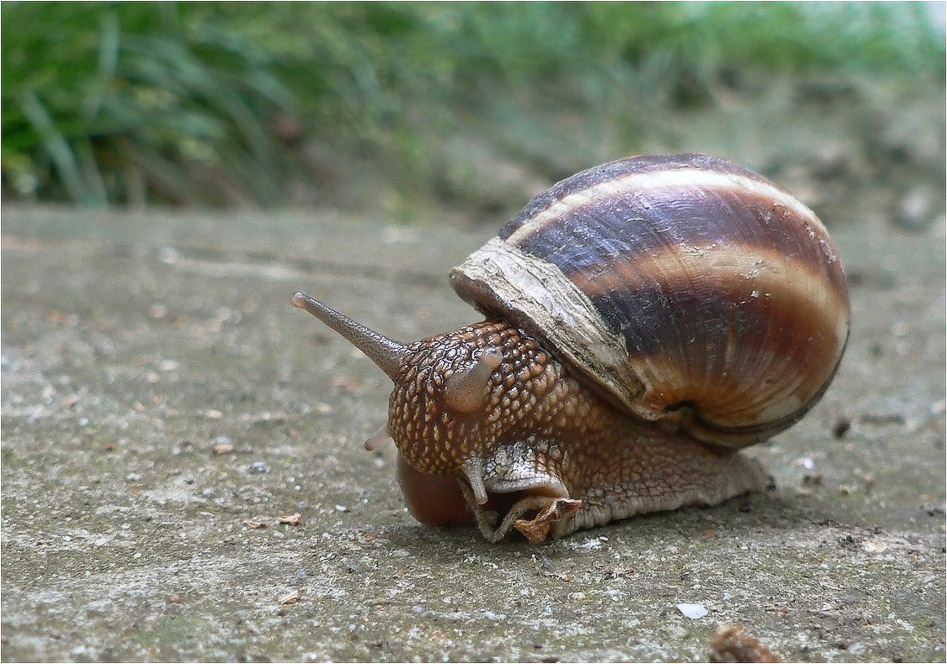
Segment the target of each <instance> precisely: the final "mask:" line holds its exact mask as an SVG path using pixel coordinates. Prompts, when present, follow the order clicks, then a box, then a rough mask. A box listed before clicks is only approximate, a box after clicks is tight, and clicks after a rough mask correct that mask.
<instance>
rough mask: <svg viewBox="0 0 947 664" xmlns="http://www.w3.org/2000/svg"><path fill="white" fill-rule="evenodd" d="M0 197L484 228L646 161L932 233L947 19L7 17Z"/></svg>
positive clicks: (873, 14) (36, 5) (852, 7)
mask: <svg viewBox="0 0 947 664" xmlns="http://www.w3.org/2000/svg"><path fill="white" fill-rule="evenodd" d="M0 11H2V23H3V36H2V76H3V86H2V183H3V197H4V202H5V203H9V202H11V201H30V202H55V203H67V204H74V205H80V206H90V207H105V206H117V207H123V208H124V207H128V208H132V209H140V208H142V207H146V206H156V205H160V206H200V207H220V208H233V207H263V208H299V207H317V208H319V207H333V208H342V209H349V210H361V211H365V210H371V211H374V212H377V213H378V214H384V215H386V216H387V218H389V219H390V220H392V221H395V222H408V221H415V220H417V221H424V220H428V221H430V220H437V219H452V220H456V221H460V222H462V223H464V222H466V223H476V222H490V223H495V222H496V221H497V220H498V219H503V218H506V217H508V216H510V215H511V214H513V213H515V212H516V211H517V210H518V209H519V208H520V207H522V205H523V204H524V203H525V202H526V201H527V200H528V199H529V198H530V197H531V196H533V195H534V194H536V193H538V192H539V191H540V190H542V189H543V188H545V187H547V186H548V185H550V184H551V183H553V182H555V181H556V180H558V179H561V178H563V177H565V176H567V175H570V174H571V173H573V172H575V171H577V170H580V169H582V168H586V167H589V166H592V165H595V164H598V163H600V162H603V161H608V160H611V159H615V158H618V157H621V156H624V155H626V154H631V153H643V152H672V151H704V152H713V153H716V154H719V155H721V156H724V157H727V158H730V159H733V160H736V161H740V162H743V163H745V164H746V165H748V166H750V167H751V168H753V169H756V170H759V171H760V172H763V173H764V174H766V175H768V176H769V177H771V178H773V179H775V180H777V181H778V182H780V183H781V184H783V185H784V186H786V187H787V188H789V189H790V190H792V191H794V192H795V193H797V195H799V196H800V197H801V198H803V199H804V200H805V201H806V202H807V203H808V204H809V205H811V206H812V207H814V208H815V209H816V211H817V212H819V214H820V215H821V216H822V217H823V218H824V219H825V220H826V221H827V222H828V223H830V224H832V223H847V222H851V223H855V222H857V221H858V220H859V218H861V217H863V216H864V207H865V206H869V205H870V206H873V211H874V214H875V215H877V214H879V212H878V211H879V210H883V211H884V212H883V215H884V217H885V219H888V220H889V221H890V223H892V224H896V225H898V226H900V227H903V228H907V229H911V230H923V229H927V228H929V227H931V226H932V225H933V224H935V223H936V222H937V221H938V220H939V219H941V220H942V218H943V207H944V177H945V168H944V163H945V155H944V143H945V116H944V99H945V87H944V79H945V40H944V3H940V2H937V3H930V2H928V3H908V2H904V3H881V2H879V3H875V2H872V3H857V2H845V3H812V4H805V3H791V2H789V3H771V4H770V3H742V2H741V3H702V2H699V3H550V4H547V3H542V2H536V3H444V4H441V3H385V2H382V3H366V4H361V3H335V2H333V3H257V2H240V3H226V2H221V3H171V2H168V3H138V2H134V3H96V2H90V3H45V2H4V3H3V5H2V8H0Z"/></svg>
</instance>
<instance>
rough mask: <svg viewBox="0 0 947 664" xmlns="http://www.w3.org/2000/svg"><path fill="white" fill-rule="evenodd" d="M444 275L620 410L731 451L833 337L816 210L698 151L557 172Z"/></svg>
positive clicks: (837, 319) (828, 362)
mask: <svg viewBox="0 0 947 664" xmlns="http://www.w3.org/2000/svg"><path fill="white" fill-rule="evenodd" d="M451 281H452V284H453V286H454V289H455V290H456V291H457V292H458V293H459V294H460V295H461V297H463V298H464V299H466V300H469V301H472V302H473V303H474V304H476V305H477V307H478V308H480V309H481V310H482V311H484V312H485V313H486V314H487V315H492V316H498V317H500V318H505V319H508V320H510V321H512V322H513V323H515V324H516V325H518V326H520V327H522V328H524V329H525V330H526V331H527V332H529V333H530V334H532V335H534V336H537V337H538V338H539V339H540V340H541V341H542V342H544V344H545V346H546V349H547V350H549V351H551V352H553V354H554V355H556V356H557V357H558V358H559V359H560V361H563V362H565V363H566V364H567V365H570V366H571V367H573V369H575V370H577V371H578V372H579V374H581V375H584V376H585V377H586V379H587V382H590V384H591V386H592V387H593V388H598V389H599V391H600V392H601V393H602V394H603V395H604V396H605V397H606V398H608V399H609V400H610V401H612V402H613V403H615V404H616V405H618V406H619V407H621V408H623V409H625V410H626V411H628V412H630V413H632V414H633V415H635V416H637V417H639V418H643V419H646V420H652V421H653V420H667V421H668V422H669V424H671V425H676V426H680V427H683V428H685V429H686V430H687V431H689V432H690V433H691V435H693V436H695V437H696V438H699V439H701V440H704V441H708V442H712V443H718V444H722V445H727V446H732V447H741V446H743V445H748V444H751V443H754V442H758V441H760V440H763V439H765V438H768V437H770V436H772V435H773V434H775V433H777V432H778V431H781V430H782V429H784V428H786V427H788V426H789V425H791V424H792V423H793V422H795V421H796V420H798V419H799V418H800V417H802V415H803V414H805V412H806V411H807V410H808V409H809V408H810V407H811V406H812V405H813V404H814V403H815V402H816V401H817V400H818V399H819V397H820V396H821V395H822V393H823V392H824V391H825V389H826V388H827V387H828V384H829V382H830V381H831V380H832V377H833V375H834V374H835V370H836V368H837V367H838V364H839V361H840V360H841V357H842V352H843V351H844V348H845V343H846V341H847V339H848V329H849V306H848V290H847V286H846V282H845V274H844V271H843V268H842V263H841V261H840V260H839V257H838V252H837V251H836V249H835V246H834V245H833V244H832V241H831V239H830V238H829V236H828V233H827V232H826V230H825V227H824V226H823V225H822V223H821V222H820V221H819V219H818V218H817V217H816V216H815V214H813V212H812V211H811V210H809V209H808V208H807V207H806V206H805V205H803V204H802V203H800V202H799V201H798V200H796V199H795V198H794V197H793V196H792V195H790V194H789V193H787V192H786V191H785V190H783V189H781V188H779V187H777V186H776V185H774V184H772V183H771V182H769V181H768V180H766V179H765V178H763V177H762V176H760V175H758V174H756V173H753V172H751V171H748V170H746V169H744V168H741V167H739V166H736V165H734V164H731V163H728V162H726V161H723V160H721V159H717V158H714V157H708V156H704V155H693V154H685V155H671V156H647V157H632V158H627V159H622V160H619V161H615V162H611V163H608V164H604V165H602V166H598V167H596V168H592V169H589V170H587V171H583V172H581V173H578V174H576V175H574V176H572V177H570V178H568V179H566V180H563V181H562V182H559V183H558V184H556V185H555V186H553V187H552V188H551V189H549V190H547V191H545V192H543V193H542V194H540V195H539V196H537V197H536V198H534V199H533V200H532V201H531V202H530V203H529V204H528V205H527V206H526V207H525V208H524V209H523V211H522V212H521V213H520V214H519V215H518V216H517V217H516V218H515V219H513V220H512V221H510V222H509V223H508V224H506V225H505V226H504V227H503V228H502V229H500V232H499V235H498V237H495V238H493V239H492V240H491V241H490V242H488V243H487V244H486V245H484V246H483V247H482V248H481V249H479V250H478V251H476V252H474V253H473V254H472V255H471V256H470V257H469V258H468V259H467V260H466V261H465V262H464V263H463V264H462V265H461V266H459V267H457V268H454V270H452V271H451Z"/></svg>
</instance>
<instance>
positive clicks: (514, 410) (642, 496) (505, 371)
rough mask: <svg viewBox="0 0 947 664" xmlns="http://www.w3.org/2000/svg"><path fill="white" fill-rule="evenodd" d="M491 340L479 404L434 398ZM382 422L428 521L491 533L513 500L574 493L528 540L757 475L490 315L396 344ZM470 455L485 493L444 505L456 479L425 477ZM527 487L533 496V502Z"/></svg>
mask: <svg viewBox="0 0 947 664" xmlns="http://www.w3.org/2000/svg"><path fill="white" fill-rule="evenodd" d="M491 346H492V347H496V348H499V349H500V350H501V352H502V354H503V362H502V363H501V365H500V366H499V367H498V368H497V370H496V371H494V372H493V374H492V375H491V377H490V379H489V381H488V383H487V385H486V388H485V395H484V396H485V403H484V406H483V408H482V409H481V411H480V412H476V413H458V412H453V411H451V409H450V408H448V407H447V406H446V404H445V402H444V396H443V390H444V386H445V384H446V382H447V379H448V378H450V376H451V375H452V374H453V372H454V371H458V370H465V369H467V368H468V367H469V366H470V365H471V364H472V363H473V362H474V356H475V351H476V350H477V349H483V348H486V347H491ZM388 431H389V433H390V434H391V436H392V438H393V439H394V440H395V443H396V444H397V446H398V449H399V453H400V457H401V458H400V459H399V464H403V465H405V466H407V467H408V468H407V469H403V470H402V471H401V472H399V478H400V481H401V485H402V489H403V491H404V493H405V497H406V501H407V503H408V505H409V508H410V509H411V511H412V513H413V514H414V515H415V516H416V517H417V518H418V519H419V520H421V521H422V522H425V523H430V524H434V525H450V524H466V523H470V522H471V520H472V517H473V518H474V519H475V520H476V521H477V522H478V524H480V526H481V529H482V530H484V531H485V532H484V534H485V535H486V536H487V537H488V539H491V540H494V541H495V540H497V539H500V538H502V537H503V536H504V535H505V534H506V531H507V530H508V529H509V528H510V527H511V526H515V527H517V528H520V529H521V530H523V528H524V527H526V526H525V525H523V524H522V523H521V524H520V525H516V524H514V523H505V524H504V523H501V524H500V526H499V529H496V528H495V527H494V526H493V524H494V523H495V522H497V521H500V519H502V517H503V516H504V514H505V513H506V512H515V511H516V509H517V507H516V505H517V501H520V502H522V501H526V502H527V503H529V504H530V505H531V506H532V507H531V509H530V510H529V511H528V512H527V513H526V514H524V515H521V516H523V517H524V518H525V521H526V522H527V523H529V517H530V516H531V515H534V513H536V512H540V511H541V506H545V505H546V503H545V502H544V501H550V502H552V501H554V500H555V499H557V498H572V499H578V500H580V501H581V505H580V506H579V507H578V509H577V510H576V511H569V513H568V514H565V515H564V516H562V517H561V518H559V519H556V520H554V521H553V522H551V523H548V524H544V526H543V531H542V534H541V535H539V536H537V537H536V538H535V539H536V541H541V540H542V539H543V538H544V537H545V536H546V534H547V531H548V534H549V535H552V536H561V535H564V534H567V533H569V532H572V531H573V530H576V529H578V528H588V527H592V526H595V525H602V524H604V523H607V522H608V521H611V520H613V519H620V518H625V517H628V516H631V515H633V514H640V513H644V512H654V511H660V510H668V509H674V508H676V507H680V506H682V505H712V504H716V503H720V502H722V501H724V500H726V499H728V498H731V497H733V496H736V495H739V494H742V493H746V492H748V491H755V490H760V489H762V488H764V487H765V484H766V474H765V472H764V471H763V469H762V467H761V466H760V465H759V464H758V463H757V462H755V461H753V460H750V459H748V458H746V457H744V456H742V455H740V454H739V453H737V452H735V451H732V450H725V449H719V448H713V447H711V446H709V445H706V444H704V443H701V442H699V441H696V440H694V439H693V438H690V437H688V436H686V435H685V434H682V433H678V432H673V431H667V430H664V429H662V428H661V427H660V426H658V425H655V424H652V423H647V422H641V421H636V420H635V419H633V418H632V417H631V416H628V415H626V414H624V413H622V412H620V411H619V410H618V409H616V408H615V407H613V406H612V405H610V404H609V403H608V402H606V401H604V400H602V399H601V398H599V397H597V396H596V395H595V394H593V393H592V392H590V391H589V390H588V389H587V388H585V387H584V386H583V385H582V384H581V383H580V382H579V381H577V380H575V379H574V378H572V377H571V376H569V375H568V372H567V370H566V369H565V368H564V367H563V366H562V365H561V364H560V363H559V362H557V361H556V360H555V359H554V358H553V357H552V355H551V354H550V353H548V352H546V351H545V350H543V349H542V348H540V346H539V343H538V341H536V339H534V338H532V337H530V336H528V335H527V334H526V333H524V332H523V331H522V330H519V329H517V328H515V327H513V326H511V325H509V324H508V323H505V322H500V321H486V322H484V323H481V324H479V325H474V326H470V327H465V328H462V329H460V330H457V331H455V332H449V333H447V334H444V335H441V336H437V337H431V338H428V339H423V340H421V341H418V342H416V343H414V344H411V345H410V346H408V349H407V353H406V354H405V356H404V358H403V359H402V363H401V369H400V372H399V375H398V377H397V378H396V379H395V390H394V392H393V393H392V395H391V400H390V405H389V422H388ZM471 457H475V458H477V459H480V460H482V462H483V480H484V484H485V486H486V488H487V491H488V493H489V495H490V502H489V503H488V504H487V505H486V506H485V507H483V508H481V507H480V506H478V505H476V504H475V503H472V504H470V505H469V509H463V510H457V511H456V513H454V514H452V513H451V510H450V509H448V508H447V507H446V506H448V505H451V506H457V505H458V504H460V503H459V501H458V500H457V497H458V493H459V492H460V490H461V489H460V487H461V484H459V483H455V484H451V483H450V482H447V483H444V482H442V481H440V480H436V479H433V478H432V477H431V476H432V475H433V476H445V475H446V476H454V477H457V478H458V479H460V480H461V481H462V482H463V481H465V480H463V479H462V478H463V477H464V471H463V466H464V462H465V461H466V460H467V459H469V458H471ZM500 494H506V495H507V497H508V498H509V499H507V500H504V499H503V496H502V495H500ZM536 496H541V497H542V498H541V500H539V501H538V505H539V506H537V500H536ZM490 511H497V512H499V515H498V516H499V517H500V519H494V518H491V515H489V514H487V512H490ZM471 512H473V514H471ZM521 526H522V527H521ZM524 532H525V531H524Z"/></svg>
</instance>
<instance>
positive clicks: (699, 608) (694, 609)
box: [677, 604, 708, 620]
mask: <svg viewBox="0 0 947 664" xmlns="http://www.w3.org/2000/svg"><path fill="white" fill-rule="evenodd" d="M677 610H678V611H680V612H681V613H683V614H684V617H685V618H690V619H691V620H697V619H698V618H703V617H704V616H706V615H707V613H708V611H707V607H706V606H704V605H703V604H678V605H677Z"/></svg>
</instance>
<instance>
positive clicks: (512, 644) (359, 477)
mask: <svg viewBox="0 0 947 664" xmlns="http://www.w3.org/2000/svg"><path fill="white" fill-rule="evenodd" d="M492 230H493V229H486V228H484V229H480V230H477V231H467V232H461V231H457V230H453V229H447V228H443V229H441V228H436V229H435V228H425V227H396V226H388V225H385V224H384V223H383V222H381V221H379V220H373V219H362V220H357V221H352V220H346V219H342V218H339V217H337V216H336V215H334V214H332V213H330V212H325V213H321V212H312V213H306V214H304V213H284V214H255V213H245V214H244V213H241V214H236V213H219V214H210V213H206V214H180V215H171V214H164V213H147V214H140V215H132V214H123V213H118V212H116V213H91V212H87V211H79V212H77V211H69V210H60V209H50V208H12V207H10V206H5V207H4V209H3V222H2V231H3V250H2V334H3V336H2V355H3V357H2V438H3V443H2V658H3V660H4V661H26V660H59V659H63V660H74V661H90V660H188V659H198V660H210V659H213V660H304V661H321V660H381V661H391V660H526V661H546V662H553V661H559V660H703V659H706V658H707V657H708V656H709V651H708V644H709V642H710V640H711V638H712V636H713V634H714V631H715V629H716V628H717V627H718V626H719V625H722V624H741V625H743V626H744V627H745V629H746V630H747V631H748V632H749V633H751V634H752V635H753V636H755V637H757V638H758V639H759V640H760V641H761V642H762V643H763V644H765V645H767V646H769V647H770V648H772V649H773V650H775V651H776V652H777V653H779V654H780V655H781V656H782V657H784V658H786V659H792V660H829V661H868V660H888V661H911V660H915V661H916V660H940V661H944V658H945V650H944V630H945V621H944V618H945V587H944V586H945V584H944V581H945V575H944V569H945V519H944V499H945V496H944V489H945V465H944V460H945V452H944V411H945V404H944V396H945V395H944V367H945V347H944V340H945V321H944V312H945V300H944V275H945V264H944V228H943V220H942V219H941V221H940V222H939V223H938V224H937V225H936V227H935V228H934V229H933V230H932V231H929V232H927V233H926V234H918V235H909V234H899V233H898V232H896V231H893V230H890V227H889V226H888V224H887V223H886V222H885V220H883V219H875V220H871V219H869V220H866V221H865V223H864V224H862V225H859V226H858V227H854V226H850V227H843V228H837V229H832V230H833V234H834V235H835V237H836V239H837V241H838V244H839V246H840V249H841V251H842V255H843V257H844V258H845V261H846V265H847V267H848V272H849V274H850V277H851V281H852V295H853V317H854V326H853V331H852V338H851V342H850V345H849V349H848V354H847V357H846V359H845V361H844V362H843V364H842V368H841V371H840V373H839V375H838V377H837V379H836V382H835V383H834V385H833V386H832V388H831V389H830V390H829V392H828V393H827V395H826V397H825V399H824V400H823V401H822V403H821V404H820V405H819V406H818V407H817V408H816V410H814V411H813V412H812V413H811V414H810V415H809V416H808V417H807V418H806V419H805V420H804V421H803V422H801V423H800V424H799V425H798V426H796V427H794V428H793V429H791V430H790V431H788V432H786V433H784V434H782V435H780V436H779V437H777V438H776V439H775V440H774V441H772V442H770V443H768V444H764V445H761V446H757V447H756V448H754V449H753V450H752V453H753V454H755V455H757V456H759V457H760V458H761V459H763V460H764V461H765V462H766V463H767V464H768V465H769V467H770V469H771V471H772V473H773V475H774V477H775V480H776V488H775V489H773V490H772V491H769V492H767V493H766V494H763V495H756V496H751V497H748V498H744V499H738V500H735V501H731V502H730V503H727V504H726V505H723V506H721V507H718V508H714V509H704V510H701V509H689V510H684V511H679V512H673V513H668V514H659V515H653V516H648V517H644V518H636V519H632V520H628V521H623V522H618V523H615V524H613V525H611V526H609V527H606V528H601V529H598V530H592V531H585V532H580V533H578V534H576V535H573V536H571V537H569V538H566V539H563V540H559V541H554V542H552V543H549V544H546V545H542V546H538V547H534V546H530V545H529V544H527V543H526V542H524V541H515V540H511V541H507V542H505V543H503V544H500V545H489V544H487V543H485V542H484V541H483V540H482V539H481V537H480V535H479V534H478V533H477V531H476V530H474V529H456V530H442V529H429V528H425V527H421V526H419V525H418V524H416V523H415V522H413V521H412V519H411V518H410V517H409V516H408V515H407V514H406V513H405V511H404V509H403V507H402V503H401V497H400V493H399V491H398V488H397V486H396V484H395V481H394V477H393V467H392V466H393V450H392V449H381V450H379V451H377V452H375V453H368V452H366V451H364V450H363V449H362V441H363V440H364V439H366V438H367V437H369V436H370V435H371V434H372V433H373V432H374V431H375V430H376V429H377V428H378V427H379V426H380V425H381V424H382V423H383V422H384V418H385V409H386V403H387V401H386V400H387V390H388V386H387V379H386V378H385V377H384V376H383V375H382V374H381V373H380V372H379V371H377V370H376V369H375V368H374V367H373V365H371V363H370V362H369V361H368V360H366V359H364V358H362V357H361V356H360V355H359V354H358V353H357V352H356V351H355V350H353V349H352V348H350V347H349V346H348V345H346V344H345V343H344V342H343V341H341V339H339V338H338V337H337V336H336V335H334V334H333V333H330V332H328V331H327V330H326V329H324V328H323V327H322V326H321V325H320V324H318V322H317V321H315V320H314V319H312V318H310V317H309V316H307V315H306V314H304V313H302V312H300V311H297V310H294V309H292V308H291V307H290V305H289V298H290V295H291V294H292V293H293V291H295V290H296V289H297V288H304V289H306V290H309V291H310V292H312V293H313V294H314V295H316V296H318V297H322V298H325V300H326V301H327V302H328V303H329V304H332V305H335V306H338V307H339V308H341V309H343V310H344V311H347V312H348V313H350V314H352V315H353V316H356V317H357V318H359V319H361V320H362V321H363V322H365V323H367V324H369V325H371V326H374V327H376V328H378V329H379V330H380V331H383V332H385V333H387V334H389V335H391V336H393V337H395V338H399V339H404V340H409V339H414V338H418V337H420V336H423V335H426V334H432V333H435V332H438V331H442V330H444V329H446V328H449V327H453V326H457V325H460V324H462V323H465V322H469V321H473V320H476V318H477V317H476V315H475V314H474V312H473V311H472V310H471V309H469V308H468V307H467V306H466V305H465V304H463V303H462V302H461V301H460V300H458V299H457V298H456V297H455V296H454V295H453V294H452V293H451V291H450V289H449V287H448V286H447V281H446V272H447V269H448V268H449V267H450V266H451V265H453V264H456V263H457V262H459V261H460V260H461V259H462V258H463V257H464V256H465V255H466V254H467V253H468V252H469V251H470V250H472V249H473V248H475V247H476V246H477V245H479V244H480V243H481V242H482V241H484V240H485V239H486V238H487V237H488V235H490V234H491V233H492ZM297 513H298V514H299V515H300V516H299V523H298V525H290V524H281V523H279V518H280V517H281V516H289V515H294V514H297ZM261 524H265V525H262V526H261ZM678 604H698V605H701V606H702V607H703V608H704V609H706V615H703V616H702V617H696V618H688V617H685V615H684V614H683V613H682V611H681V610H680V609H678V608H677V605H678ZM701 613H704V612H703V611H701V610H697V612H696V613H693V614H692V615H700V614H701Z"/></svg>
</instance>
